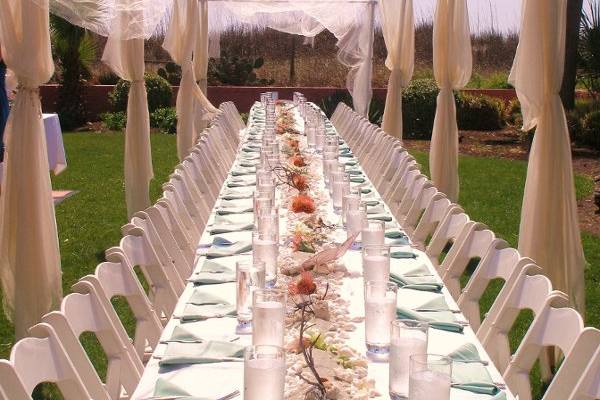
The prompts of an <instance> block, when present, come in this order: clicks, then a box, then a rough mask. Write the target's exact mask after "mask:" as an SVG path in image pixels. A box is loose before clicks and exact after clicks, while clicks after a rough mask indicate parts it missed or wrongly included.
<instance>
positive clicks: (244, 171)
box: [231, 167, 256, 176]
mask: <svg viewBox="0 0 600 400" xmlns="http://www.w3.org/2000/svg"><path fill="white" fill-rule="evenodd" d="M255 174H256V168H254V167H252V168H234V169H233V170H232V171H231V175H232V176H243V175H255Z"/></svg>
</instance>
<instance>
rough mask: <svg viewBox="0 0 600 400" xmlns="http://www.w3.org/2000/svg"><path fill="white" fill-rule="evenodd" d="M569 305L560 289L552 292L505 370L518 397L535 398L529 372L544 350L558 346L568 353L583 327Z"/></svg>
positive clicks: (507, 380) (578, 316) (512, 389)
mask: <svg viewBox="0 0 600 400" xmlns="http://www.w3.org/2000/svg"><path fill="white" fill-rule="evenodd" d="M568 305H569V301H568V299H567V298H566V295H564V294H561V293H560V292H554V293H553V294H552V295H550V296H549V298H548V300H547V301H546V303H545V305H544V307H543V308H542V310H541V311H540V312H539V313H538V314H537V315H536V316H535V318H534V320H533V322H532V324H531V326H530V327H529V329H528V330H527V333H526V334H525V337H524V338H523V340H522V341H521V344H520V345H519V348H518V349H517V351H516V352H515V354H514V356H513V357H512V359H511V361H510V363H509V365H508V368H507V369H506V372H504V375H503V377H504V380H505V382H506V384H507V385H508V387H510V389H511V391H512V392H513V394H515V395H517V396H519V399H521V400H531V399H532V395H531V382H530V379H529V374H530V372H531V369H532V368H533V365H534V364H535V361H536V360H537V359H538V358H539V357H540V355H541V353H542V351H544V350H545V348H547V347H557V348H559V349H560V350H561V351H562V353H563V354H564V355H565V357H568V356H569V354H570V353H571V349H572V348H573V346H574V344H575V341H576V340H577V337H578V336H579V335H580V334H581V332H582V331H583V319H582V318H581V316H580V315H579V313H578V312H577V311H575V309H573V308H570V307H568Z"/></svg>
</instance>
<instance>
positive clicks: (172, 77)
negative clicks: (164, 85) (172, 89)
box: [157, 61, 181, 86]
mask: <svg viewBox="0 0 600 400" xmlns="http://www.w3.org/2000/svg"><path fill="white" fill-rule="evenodd" d="M157 73H158V75H159V76H160V77H162V78H164V79H166V80H167V81H168V82H169V83H170V84H171V85H173V86H177V85H179V83H180V82H181V67H180V66H179V65H177V64H175V63H174V62H172V61H169V62H168V63H166V64H165V67H164V68H159V69H158V71H157Z"/></svg>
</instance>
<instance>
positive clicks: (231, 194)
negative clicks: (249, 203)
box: [221, 191, 252, 200]
mask: <svg viewBox="0 0 600 400" xmlns="http://www.w3.org/2000/svg"><path fill="white" fill-rule="evenodd" d="M221 198H222V199H223V200H239V199H251V198H252V192H235V191H227V192H225V193H223V195H222V196H221Z"/></svg>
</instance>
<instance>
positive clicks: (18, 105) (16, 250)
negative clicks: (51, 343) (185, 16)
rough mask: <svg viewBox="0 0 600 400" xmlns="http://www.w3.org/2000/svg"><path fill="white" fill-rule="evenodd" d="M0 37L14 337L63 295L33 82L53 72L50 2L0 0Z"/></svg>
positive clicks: (2, 223) (0, 264)
mask: <svg viewBox="0 0 600 400" xmlns="http://www.w3.org/2000/svg"><path fill="white" fill-rule="evenodd" d="M0 10H2V12H0V41H1V43H2V55H3V57H4V61H5V62H6V64H7V66H8V67H9V68H10V69H12V70H13V71H14V73H15V75H16V76H17V78H18V81H19V89H18V92H17V95H16V99H15V103H14V106H13V108H12V110H11V113H10V117H9V120H8V124H7V127H6V132H5V133H6V135H5V140H6V159H5V165H4V179H3V182H4V183H3V186H2V196H0V278H1V280H2V291H3V298H4V311H5V313H6V315H7V316H8V318H10V319H11V320H12V321H13V322H14V324H15V331H16V336H17V338H20V337H24V336H26V335H27V329H28V328H29V327H30V326H32V325H34V324H36V323H37V322H39V320H40V318H41V317H42V315H44V314H45V313H47V312H48V311H50V310H51V309H54V308H56V307H57V306H58V305H59V304H60V300H61V297H62V285H61V271H60V256H59V247H58V236H57V232H56V220H55V218H54V204H53V201H52V187H51V185H50V175H49V173H48V155H47V152H46V136H45V135H44V124H43V122H42V109H41V104H40V97H39V86H40V85H41V84H42V83H44V82H47V81H48V79H50V77H51V76H52V73H53V72H54V63H53V61H52V55H51V51H50V34H49V32H50V31H49V21H48V4H47V0H46V1H45V2H43V1H41V0H36V2H33V1H32V0H19V1H14V0H0Z"/></svg>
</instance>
